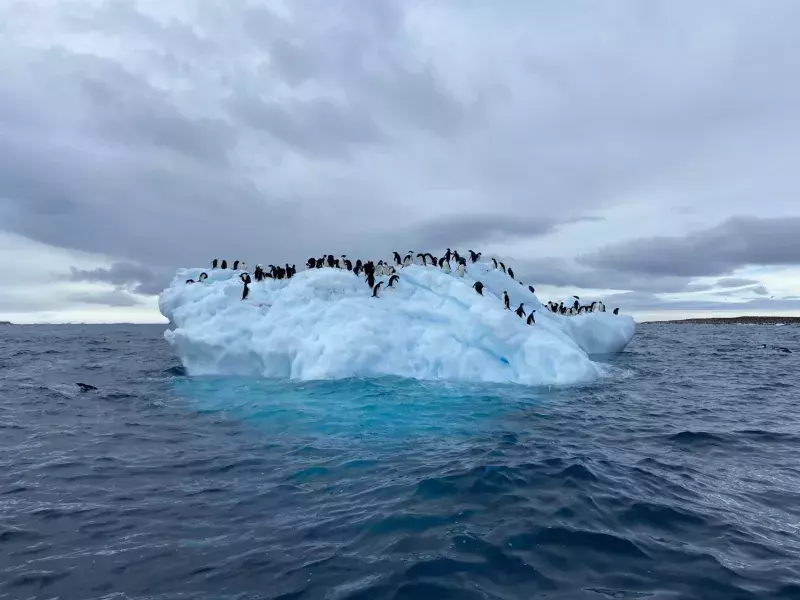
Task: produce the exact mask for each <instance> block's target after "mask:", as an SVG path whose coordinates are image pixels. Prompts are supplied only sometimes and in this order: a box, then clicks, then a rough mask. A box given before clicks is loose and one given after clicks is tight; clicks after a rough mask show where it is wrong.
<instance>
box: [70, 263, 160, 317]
mask: <svg viewBox="0 0 800 600" xmlns="http://www.w3.org/2000/svg"><path fill="white" fill-rule="evenodd" d="M70 271H71V272H70V275H69V280H70V281H83V282H89V283H109V284H111V285H113V286H117V287H118V288H124V289H127V290H130V291H132V292H134V293H136V294H143V295H151V294H158V293H160V292H162V291H163V290H164V288H165V287H166V286H167V284H168V283H169V282H170V280H171V279H172V273H170V272H168V271H164V270H161V271H154V270H151V269H148V268H147V267H143V266H141V265H135V264H131V263H125V262H116V263H113V264H112V265H111V266H110V267H109V268H107V269H104V268H98V269H90V270H85V269H75V268H72V269H70ZM120 297H122V296H120ZM117 306H119V305H117Z"/></svg>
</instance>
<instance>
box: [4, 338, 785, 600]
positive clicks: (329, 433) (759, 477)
mask: <svg viewBox="0 0 800 600" xmlns="http://www.w3.org/2000/svg"><path fill="white" fill-rule="evenodd" d="M163 331H164V328H163V327H159V326H14V327H5V328H0V598H3V599H6V598H8V599H12V598H13V599H15V600H16V599H26V598H60V599H73V598H74V599H80V600H87V599H95V598H108V599H112V598H113V599H125V598H132V599H133V598H135V599H148V600H151V599H152V600H167V599H170V600H171V599H176V600H177V599H189V598H192V599H193V598H203V599H215V600H216V599H237V600H240V599H251V598H275V599H277V598H280V599H283V600H294V599H297V600H300V599H323V598H324V599H331V600H344V599H351V600H355V599H365V600H366V599H381V598H396V599H414V600H423V599H427V598H433V599H436V600H445V599H450V598H459V599H461V598H463V599H468V600H470V599H479V598H498V599H499V598H503V599H512V598H525V599H528V598H570V599H573V598H587V599H588V598H591V599H596V600H601V599H608V598H664V599H667V598H668V599H675V598H698V599H704V600H711V599H716V598H720V599H725V600H734V599H738V598H785V599H787V600H788V599H793V600H798V599H799V598H800V404H798V403H800V328H799V327H797V326H794V325H791V326H789V325H787V326H784V327H775V326H735V325H734V326H716V325H644V326H640V327H639V330H638V332H637V335H636V337H635V338H634V340H633V342H632V343H631V345H630V346H629V347H628V348H627V350H626V351H625V352H624V353H622V354H620V355H617V356H614V357H610V358H604V359H603V361H605V362H608V363H610V364H611V365H613V369H612V374H611V375H610V376H609V377H608V378H606V379H604V380H601V381H598V382H597V383H594V384H592V385H581V386H575V387H565V388H550V389H547V388H544V389H540V388H526V387H521V386H497V385H461V384H455V383H435V382H418V381H409V380H402V379H379V380H360V379H352V380H344V381H323V382H305V383H303V382H275V381H263V380H253V379H234V378H231V379H226V378H202V379H194V378H190V377H186V376H185V373H184V371H183V369H182V367H181V365H180V363H179V362H178V361H177V359H176V358H175V357H174V356H173V354H172V352H171V350H170V348H169V347H168V346H167V344H166V343H165V342H164V340H163V337H162V336H163ZM764 343H766V344H767V345H768V346H769V347H768V348H767V349H766V350H764V349H761V348H760V346H761V345H762V344H764ZM775 345H778V346H785V347H787V348H790V349H792V350H794V353H792V354H782V353H778V352H777V351H775V350H773V349H771V346H775ZM76 382H85V383H89V384H92V385H94V386H97V388H98V390H97V391H90V392H86V393H81V392H80V391H79V390H78V388H77V387H76V386H75V383H76Z"/></svg>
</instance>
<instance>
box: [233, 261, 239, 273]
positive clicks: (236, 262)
mask: <svg viewBox="0 0 800 600" xmlns="http://www.w3.org/2000/svg"><path fill="white" fill-rule="evenodd" d="M233 270H234V271H238V270H239V261H238V260H235V261H233Z"/></svg>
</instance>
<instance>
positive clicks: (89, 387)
mask: <svg viewBox="0 0 800 600" xmlns="http://www.w3.org/2000/svg"><path fill="white" fill-rule="evenodd" d="M75 385H77V386H78V387H79V388H81V391H82V392H91V391H92V390H96V389H97V388H96V387H94V386H93V385H89V384H88V383H76V384H75Z"/></svg>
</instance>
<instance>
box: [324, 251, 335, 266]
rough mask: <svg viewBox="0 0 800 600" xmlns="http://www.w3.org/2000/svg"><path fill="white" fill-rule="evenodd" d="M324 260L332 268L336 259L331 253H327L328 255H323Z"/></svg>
mask: <svg viewBox="0 0 800 600" xmlns="http://www.w3.org/2000/svg"><path fill="white" fill-rule="evenodd" d="M325 262H326V263H327V265H328V266H329V267H330V268H331V269H332V268H333V267H334V265H335V264H336V261H335V260H334V258H333V254H328V256H327V257H325Z"/></svg>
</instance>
